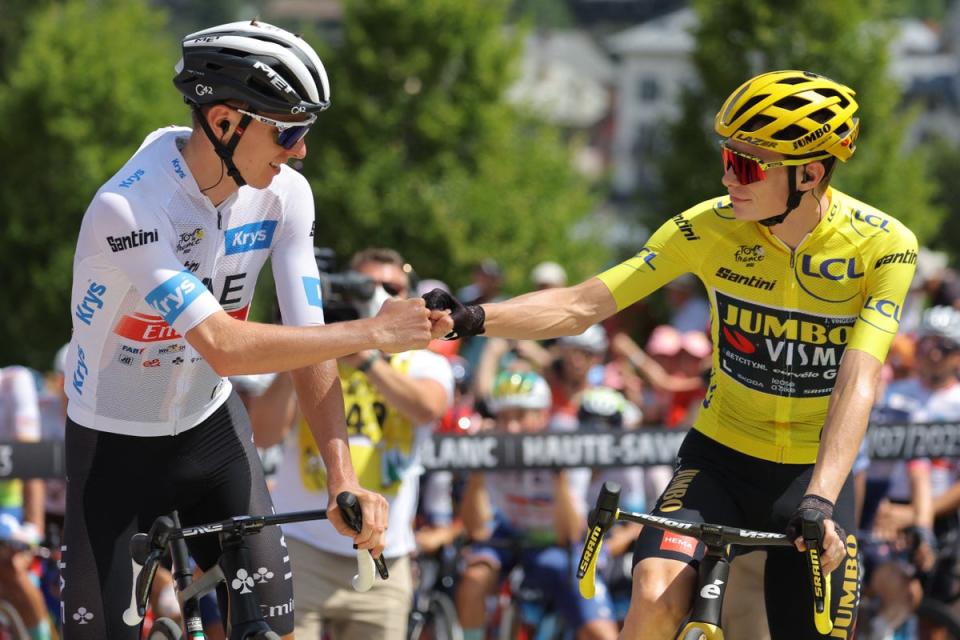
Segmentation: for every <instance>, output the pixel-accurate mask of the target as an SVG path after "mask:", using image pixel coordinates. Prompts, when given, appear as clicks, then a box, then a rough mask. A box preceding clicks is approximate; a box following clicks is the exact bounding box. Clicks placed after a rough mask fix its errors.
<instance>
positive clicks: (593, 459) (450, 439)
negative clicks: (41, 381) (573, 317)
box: [0, 422, 960, 478]
mask: <svg viewBox="0 0 960 640" xmlns="http://www.w3.org/2000/svg"><path fill="white" fill-rule="evenodd" d="M685 435H686V431H685V430H683V429H664V428H655V427H650V428H648V427H644V428H641V429H637V430H634V431H621V430H609V429H607V430H600V429H582V430H580V431H569V432H548V433H538V434H523V435H510V434H497V433H484V434H478V435H473V436H447V435H435V436H433V437H431V438H429V439H427V440H426V441H425V442H424V444H423V447H422V448H421V450H420V461H421V463H422V464H423V466H424V468H425V469H426V470H427V471H442V470H451V471H511V470H518V469H562V468H568V467H623V466H635V465H640V466H650V465H661V464H673V462H674V459H675V458H676V455H677V449H679V447H680V443H681V442H682V441H683V438H684V436H685ZM867 453H868V454H869V456H870V458H871V459H872V460H909V459H911V458H923V457H935V458H960V423H957V422H932V423H924V424H919V423H918V424H875V425H871V426H870V428H869V429H868V430H867ZM63 454H64V444H63V442H59V441H47V442H34V443H0V478H60V477H63V475H64V455H63Z"/></svg>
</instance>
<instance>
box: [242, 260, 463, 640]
mask: <svg viewBox="0 0 960 640" xmlns="http://www.w3.org/2000/svg"><path fill="white" fill-rule="evenodd" d="M350 265H351V267H352V268H353V269H355V270H356V271H358V272H360V273H361V274H363V275H366V276H368V277H370V278H372V279H373V280H374V281H375V282H377V283H378V289H379V294H380V295H382V296H383V298H384V299H386V298H388V297H390V296H392V297H395V298H406V297H407V296H408V295H409V294H410V293H411V292H410V280H409V270H408V269H405V265H406V263H405V262H404V260H403V258H402V257H401V256H400V255H399V254H398V253H397V252H396V251H394V250H392V249H366V250H364V251H361V252H359V253H358V254H357V255H356V256H354V257H353V259H352V260H351V263H350ZM387 291H389V292H390V294H389V295H387V294H386V292H387ZM375 297H376V295H375ZM378 311H379V308H371V309H370V310H369V312H370V313H371V314H375V313H377V312H378ZM338 365H339V369H340V382H341V390H342V393H343V400H344V405H345V407H344V412H345V415H346V422H347V434H348V436H349V443H350V454H351V458H352V460H353V467H354V469H355V470H356V473H357V477H358V479H359V481H360V484H361V486H363V487H364V488H366V489H369V490H371V491H377V492H379V493H382V494H383V495H384V497H385V498H387V501H388V502H389V506H390V513H389V524H388V528H387V539H386V549H385V550H384V552H383V557H384V558H385V559H386V561H387V567H388V569H389V571H390V580H386V581H384V580H377V581H376V582H375V583H374V586H373V589H372V591H371V592H370V593H363V594H360V593H356V592H354V590H353V587H352V585H351V583H350V577H351V576H352V575H353V574H354V573H355V571H356V554H355V552H354V550H353V546H352V541H351V540H350V539H349V538H346V537H344V536H341V535H338V534H337V533H336V532H335V531H334V530H333V528H332V527H330V526H329V524H327V523H323V522H316V521H312V522H304V523H296V524H292V525H286V526H284V536H285V539H286V541H287V547H288V549H289V551H290V557H291V561H292V563H293V564H294V565H295V566H296V567H297V569H298V570H297V571H295V572H294V576H293V580H294V591H295V592H296V594H297V608H296V612H295V620H296V633H297V636H298V637H301V636H302V637H305V638H317V637H319V636H320V633H321V630H322V631H323V632H324V633H327V634H329V635H330V636H331V637H334V638H384V639H387V640H392V639H397V640H399V639H402V638H405V636H406V628H407V618H408V615H409V611H410V606H411V604H412V602H413V574H412V567H411V562H410V556H411V554H412V553H414V551H415V550H416V539H415V535H414V531H413V522H414V517H415V511H416V505H417V493H418V491H419V486H420V474H421V472H422V470H423V468H422V466H421V465H420V464H419V460H418V450H419V447H420V444H421V442H422V441H423V440H424V439H425V438H427V437H428V436H429V435H430V433H431V432H432V431H433V430H434V428H435V426H436V423H437V421H438V420H439V419H440V418H441V417H442V416H443V415H444V414H445V413H446V412H447V409H448V408H449V406H450V402H451V400H452V397H453V373H452V371H451V368H450V365H449V363H448V362H447V360H446V359H445V358H443V357H442V356H440V355H437V354H436V353H433V352H431V351H429V350H427V349H421V350H415V351H407V352H404V353H398V354H392V355H386V354H383V353H381V352H380V351H375V350H367V351H361V352H359V353H356V354H353V355H350V356H347V357H345V358H341V359H340V360H339V362H338ZM293 397H294V393H293V385H292V384H291V382H290V377H289V376H278V377H277V380H276V382H275V383H274V384H273V385H271V388H270V389H269V390H268V391H267V393H266V394H264V396H262V398H263V399H264V402H265V403H268V404H270V405H274V406H278V407H280V408H281V410H280V412H279V413H274V414H273V416H272V419H270V418H271V417H270V416H264V417H265V418H266V419H260V418H261V413H260V412H258V411H256V410H251V412H250V413H251V419H252V421H253V433H254V437H255V438H256V440H257V444H258V445H260V446H268V445H270V444H273V443H276V442H279V441H281V440H282V441H284V445H285V447H286V451H285V456H284V460H285V462H284V464H282V465H281V467H280V470H279V471H278V473H277V481H276V486H275V489H274V493H273V497H274V504H275V505H276V507H277V509H278V510H279V511H300V510H304V509H316V508H323V507H324V506H325V505H326V503H327V499H328V495H327V491H328V487H327V473H326V468H325V467H324V466H323V462H322V459H321V456H320V454H319V451H318V449H317V445H316V443H315V442H314V440H313V436H312V434H311V432H310V429H309V427H308V425H307V424H306V422H305V421H303V420H299V421H298V423H297V424H291V423H290V422H289V421H286V420H283V421H280V420H277V418H276V416H277V415H282V414H283V407H285V406H288V405H284V403H283V402H281V400H284V401H286V403H291V402H292V401H293ZM254 404H255V405H256V403H254Z"/></svg>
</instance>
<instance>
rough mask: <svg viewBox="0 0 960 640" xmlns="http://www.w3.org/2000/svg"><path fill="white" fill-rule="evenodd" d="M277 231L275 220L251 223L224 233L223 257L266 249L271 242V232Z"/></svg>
mask: <svg viewBox="0 0 960 640" xmlns="http://www.w3.org/2000/svg"><path fill="white" fill-rule="evenodd" d="M276 229H277V221H276V220H261V221H260V222H251V223H250V224H245V225H242V226H239V227H234V228H233V229H227V230H226V232H224V243H225V251H224V254H225V255H228V256H229V255H233V254H235V253H244V252H246V251H256V250H257V249H266V248H268V247H269V246H270V243H272V242H273V232H274V231H276Z"/></svg>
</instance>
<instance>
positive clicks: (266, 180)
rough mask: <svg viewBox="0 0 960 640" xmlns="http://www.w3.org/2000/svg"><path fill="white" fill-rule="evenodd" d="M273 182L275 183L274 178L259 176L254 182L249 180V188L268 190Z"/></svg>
mask: <svg viewBox="0 0 960 640" xmlns="http://www.w3.org/2000/svg"><path fill="white" fill-rule="evenodd" d="M271 182H273V176H257V178H256V179H254V180H248V181H247V186H250V187H253V188H254V189H266V188H267V187H269V186H270V183H271Z"/></svg>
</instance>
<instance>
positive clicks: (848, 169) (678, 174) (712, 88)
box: [651, 0, 943, 242]
mask: <svg viewBox="0 0 960 640" xmlns="http://www.w3.org/2000/svg"><path fill="white" fill-rule="evenodd" d="M693 6H694V7H695V9H696V12H697V14H698V16H699V20H700V26H699V28H698V29H697V32H696V34H695V41H696V43H697V47H696V51H695V52H694V66H695V68H696V72H697V78H698V85H697V86H696V87H692V88H690V89H689V90H688V91H686V92H685V93H684V96H683V102H682V107H683V108H682V115H681V116H680V118H679V120H678V121H677V122H676V123H673V124H672V125H671V126H670V127H669V136H670V140H671V144H672V147H673V149H672V151H671V152H670V153H668V154H665V155H664V157H663V159H662V162H661V163H660V166H661V170H662V175H663V184H664V189H663V200H664V204H665V208H666V211H660V212H658V214H657V221H656V222H654V221H651V223H658V222H659V221H662V220H663V219H664V217H665V216H666V215H667V213H669V212H675V211H681V210H683V209H685V208H687V207H689V206H691V205H693V204H695V203H696V202H699V201H701V200H703V199H706V198H709V197H711V196H714V195H717V194H718V193H722V192H723V191H724V189H723V187H722V185H721V184H720V177H721V173H722V171H721V167H720V161H719V152H718V151H717V143H716V139H717V137H716V134H715V133H714V132H713V119H714V115H715V114H716V112H717V109H719V108H720V105H721V104H722V103H723V100H724V99H725V98H726V97H727V96H728V95H729V94H730V93H731V92H732V91H733V90H734V89H736V88H737V87H738V86H739V85H740V84H741V83H742V82H743V81H745V80H746V79H747V78H749V77H751V76H753V75H755V74H757V73H761V72H763V71H769V70H774V69H805V70H810V71H815V72H817V73H821V74H823V75H826V76H828V77H831V78H833V79H834V80H837V81H839V82H843V83H845V84H848V85H850V86H851V87H852V88H853V89H855V90H856V91H857V101H858V103H859V104H860V110H859V112H858V114H857V115H858V116H859V117H860V118H861V134H860V139H859V141H858V147H857V153H856V155H855V156H854V157H853V158H852V159H851V161H850V162H848V163H846V164H839V165H838V167H837V170H836V173H835V177H834V180H833V183H832V184H834V185H835V186H836V187H837V188H839V189H841V190H843V191H845V192H847V193H849V194H850V195H852V196H854V197H857V198H859V199H861V200H864V201H865V202H868V203H870V204H871V205H873V206H875V207H878V208H879V209H881V210H883V211H886V212H888V213H890V214H891V215H893V216H894V217H896V218H898V219H900V220H902V221H903V222H904V223H906V224H907V225H908V226H909V227H910V228H911V229H912V230H913V231H914V232H915V233H916V234H917V236H918V237H919V238H920V240H921V242H923V240H924V239H926V238H929V237H931V236H932V235H933V234H934V233H936V230H937V228H938V224H939V221H940V219H941V218H942V216H943V212H942V209H941V208H940V207H938V206H937V205H936V204H935V203H934V200H933V199H934V196H935V184H934V182H933V181H932V180H931V179H930V178H929V177H928V175H929V174H928V171H929V169H928V167H929V164H928V159H927V154H926V152H925V151H924V150H923V149H921V148H917V149H906V148H905V147H904V137H905V133H906V131H907V129H908V127H909V125H910V123H911V121H912V117H911V115H910V114H909V113H904V112H903V111H901V110H899V108H898V107H899V103H900V92H899V90H898V89H897V86H896V84H895V83H894V82H893V81H892V80H891V79H890V77H889V76H888V73H887V64H888V53H887V51H888V49H887V44H888V42H889V39H890V37H891V33H890V28H889V26H887V25H888V24H889V23H884V22H883V21H882V16H885V15H889V9H890V7H889V5H888V4H887V2H886V1H885V0H829V1H828V0H823V1H817V2H802V3H794V4H791V5H790V7H789V10H784V8H783V7H781V6H780V5H778V4H776V3H770V2H767V1H766V0H694V1H693Z"/></svg>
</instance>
